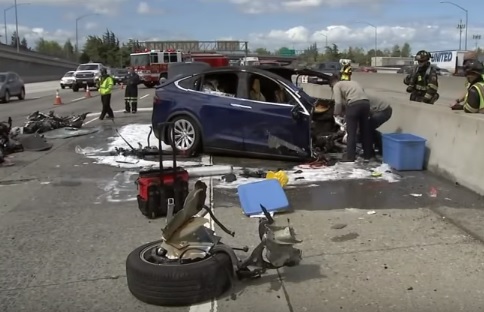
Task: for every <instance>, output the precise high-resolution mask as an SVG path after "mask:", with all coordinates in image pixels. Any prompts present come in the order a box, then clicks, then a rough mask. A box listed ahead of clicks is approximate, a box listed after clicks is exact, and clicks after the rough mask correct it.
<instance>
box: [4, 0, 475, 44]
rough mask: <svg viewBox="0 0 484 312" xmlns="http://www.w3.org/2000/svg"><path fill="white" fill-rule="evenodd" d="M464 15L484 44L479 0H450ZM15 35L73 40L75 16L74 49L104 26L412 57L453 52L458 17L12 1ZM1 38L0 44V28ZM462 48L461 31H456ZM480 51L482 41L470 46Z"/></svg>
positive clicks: (284, 3)
mask: <svg viewBox="0 0 484 312" xmlns="http://www.w3.org/2000/svg"><path fill="white" fill-rule="evenodd" d="M453 2H454V3H455V4H457V5H460V6H462V7H464V8H466V9H470V10H469V11H470V12H469V16H468V19H469V23H468V29H467V33H468V49H474V48H475V47H476V40H474V39H473V36H474V35H482V36H483V39H484V19H482V18H480V16H482V12H484V1H482V0H472V1H471V0H455V1H453ZM13 3H14V1H13V0H0V7H2V8H3V9H4V10H5V9H7V11H4V12H5V13H6V21H7V32H8V36H7V37H8V39H9V40H10V37H11V35H12V32H13V31H14V30H15V10H14V9H13V8H11V9H8V8H9V7H12V6H13ZM18 4H19V5H18V7H17V9H18V24H19V33H20V36H21V37H25V38H26V39H27V41H28V43H29V45H30V46H35V42H36V41H37V40H38V39H39V38H40V37H42V38H44V39H47V40H57V41H59V42H61V43H63V42H65V41H66V40H67V39H71V40H72V42H73V43H75V37H76V36H75V29H76V18H78V17H81V16H83V15H86V14H93V15H88V16H86V17H84V18H82V19H80V20H79V23H78V26H79V27H78V29H79V31H78V33H79V45H80V46H81V45H82V43H83V41H84V40H85V37H86V36H87V35H102V34H103V32H105V31H106V29H107V28H109V29H110V30H112V31H113V32H114V33H115V34H116V35H117V36H118V38H119V39H120V40H121V41H127V40H128V39H129V38H133V39H137V40H140V41H144V40H200V41H215V40H241V41H248V42H249V48H250V49H256V48H260V47H263V48H267V49H269V50H276V49H278V48H280V47H282V46H286V47H289V48H294V49H296V50H300V49H304V48H306V47H307V46H308V45H309V44H312V43H317V44H318V46H320V47H323V46H324V45H325V44H326V40H327V42H328V44H332V43H334V44H337V45H338V46H339V47H340V49H345V48H347V47H348V46H358V47H363V48H365V49H367V50H368V49H372V48H374V47H375V27H373V26H369V25H368V23H369V24H372V25H374V26H376V30H377V45H378V48H379V49H384V48H391V47H392V46H393V45H395V44H399V45H402V44H403V43H404V42H408V43H409V44H410V45H411V47H412V52H416V51H418V50H420V49H426V50H429V51H439V50H454V49H458V48H459V29H458V28H457V25H458V24H459V22H460V20H461V19H462V23H463V24H465V12H464V11H463V10H461V9H459V8H457V7H455V6H454V5H451V4H447V3H440V1H439V0H436V1H434V0H146V1H140V0H83V1H79V0H25V1H23V0H18ZM1 28H2V32H1V37H0V39H1V40H2V42H4V41H5V38H4V37H5V35H4V30H5V27H4V26H3V25H2V26H1ZM461 42H462V49H464V47H465V30H464V31H463V32H462V41H461ZM477 43H478V44H479V43H480V44H482V45H483V46H484V40H480V42H477Z"/></svg>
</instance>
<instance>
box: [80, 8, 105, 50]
mask: <svg viewBox="0 0 484 312" xmlns="http://www.w3.org/2000/svg"><path fill="white" fill-rule="evenodd" d="M95 15H96V16H97V15H99V14H98V13H89V14H84V15H81V16H79V17H78V18H76V48H75V51H76V57H77V56H78V53H79V21H80V20H82V19H83V18H86V17H89V16H95Z"/></svg>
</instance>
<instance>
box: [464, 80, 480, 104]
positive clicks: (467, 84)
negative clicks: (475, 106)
mask: <svg viewBox="0 0 484 312" xmlns="http://www.w3.org/2000/svg"><path fill="white" fill-rule="evenodd" d="M481 77H482V80H484V74H482V75H481ZM465 86H466V89H469V86H470V83H469V81H466V84H465ZM466 101H467V91H466V95H465V96H464V103H465V102H466Z"/></svg>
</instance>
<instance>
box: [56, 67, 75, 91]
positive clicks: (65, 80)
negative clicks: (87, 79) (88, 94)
mask: <svg viewBox="0 0 484 312" xmlns="http://www.w3.org/2000/svg"><path fill="white" fill-rule="evenodd" d="M74 73H75V71H73V70H71V71H68V72H67V73H66V74H65V75H64V76H63V77H62V78H61V80H60V86H61V88H62V89H65V88H66V87H68V88H71V89H72V86H73V85H74V83H75V82H76V78H75V77H74Z"/></svg>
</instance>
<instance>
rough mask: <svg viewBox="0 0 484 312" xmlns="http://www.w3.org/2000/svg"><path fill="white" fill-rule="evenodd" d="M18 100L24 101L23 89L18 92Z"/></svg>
mask: <svg viewBox="0 0 484 312" xmlns="http://www.w3.org/2000/svg"><path fill="white" fill-rule="evenodd" d="M18 99H19V100H21V101H22V100H25V89H24V88H22V90H20V94H19V95H18Z"/></svg>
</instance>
